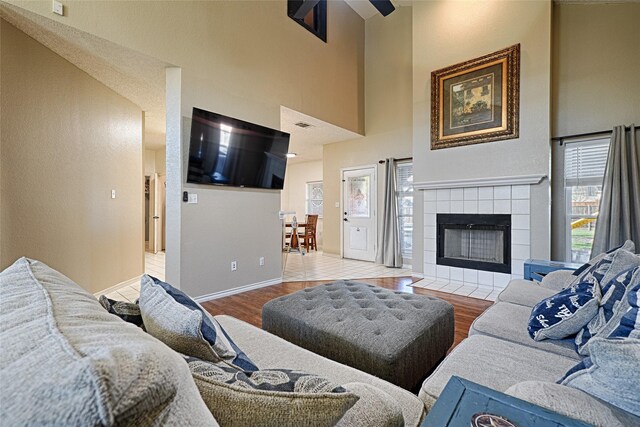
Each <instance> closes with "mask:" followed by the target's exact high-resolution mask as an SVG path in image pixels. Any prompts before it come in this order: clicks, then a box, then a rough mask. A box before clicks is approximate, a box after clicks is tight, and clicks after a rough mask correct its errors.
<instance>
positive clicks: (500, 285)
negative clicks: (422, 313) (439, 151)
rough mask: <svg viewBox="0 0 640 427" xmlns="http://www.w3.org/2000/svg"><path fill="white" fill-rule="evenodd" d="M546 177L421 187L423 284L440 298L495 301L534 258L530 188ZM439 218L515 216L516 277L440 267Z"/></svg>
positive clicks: (513, 253)
mask: <svg viewBox="0 0 640 427" xmlns="http://www.w3.org/2000/svg"><path fill="white" fill-rule="evenodd" d="M542 178H543V176H537V175H536V176H524V177H507V178H490V179H484V180H482V179H479V180H464V181H449V182H444V181H440V182H436V183H417V184H416V185H415V188H416V189H420V190H423V191H424V277H425V280H424V284H422V287H425V288H428V289H434V290H438V291H441V292H449V293H453V294H458V295H464V296H471V297H475V298H481V299H492V300H494V299H495V297H496V296H497V294H498V293H499V292H500V291H501V290H502V289H504V288H505V287H506V286H507V284H508V283H509V280H511V279H512V278H520V279H521V278H522V277H523V274H524V261H525V260H526V259H528V258H530V256H531V255H530V252H531V251H530V242H531V232H530V224H531V213H530V211H531V203H530V186H531V185H532V184H538V183H539V182H540V181H541V180H542ZM436 214H510V215H511V274H507V273H496V272H491V271H483V270H474V269H469V268H458V267H449V266H445V265H437V264H436V250H437V249H436V248H437V246H436V245H437V227H436Z"/></svg>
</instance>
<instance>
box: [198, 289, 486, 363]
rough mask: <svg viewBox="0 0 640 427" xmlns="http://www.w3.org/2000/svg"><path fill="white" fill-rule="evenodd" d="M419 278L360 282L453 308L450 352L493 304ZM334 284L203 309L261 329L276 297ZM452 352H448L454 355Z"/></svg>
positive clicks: (262, 293) (266, 292) (265, 292)
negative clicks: (422, 284)
mask: <svg viewBox="0 0 640 427" xmlns="http://www.w3.org/2000/svg"><path fill="white" fill-rule="evenodd" d="M418 280H420V279H418V278H416V277H388V278H376V279H357V281H358V282H364V283H369V284H372V285H376V286H380V287H383V288H387V289H392V290H395V291H402V292H408V293H414V294H420V295H429V296H434V297H438V298H442V299H443V300H445V301H448V302H449V303H451V304H452V305H453V310H454V315H455V337H454V343H453V346H452V347H451V349H453V348H454V347H455V346H456V345H458V344H459V343H460V341H462V340H463V339H465V338H466V337H467V335H468V332H469V327H470V326H471V323H473V321H474V320H475V319H476V317H478V316H479V315H480V314H481V313H482V312H484V311H485V310H486V309H487V308H488V307H489V306H490V305H491V304H493V303H492V302H491V301H485V300H480V299H476V298H469V297H463V296H460V295H453V294H448V293H444V292H438V291H432V290H428V289H422V288H414V287H411V286H408V285H410V284H411V283H413V282H417V281H418ZM330 282H332V280H324V281H308V282H284V283H281V284H279V285H273V286H268V287H266V288H261V289H256V290H253V291H247V292H243V293H241V294H237V295H232V296H229V297H224V298H220V299H216V300H212V301H207V302H205V303H203V304H202V306H203V307H204V308H205V309H206V310H207V311H208V312H209V313H211V314H213V315H218V314H227V315H229V316H233V317H235V318H238V319H240V320H244V321H245V322H247V323H250V324H252V325H254V326H257V327H258V328H261V327H262V306H263V305H264V304H265V303H266V302H268V301H270V300H272V299H274V298H277V297H280V296H283V295H287V294H291V293H293V292H296V291H299V290H300V289H304V288H309V287H312V286H317V285H320V284H322V283H330ZM451 349H450V350H449V351H451Z"/></svg>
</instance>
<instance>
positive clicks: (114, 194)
mask: <svg viewBox="0 0 640 427" xmlns="http://www.w3.org/2000/svg"><path fill="white" fill-rule="evenodd" d="M111 198H112V199H115V198H116V190H111Z"/></svg>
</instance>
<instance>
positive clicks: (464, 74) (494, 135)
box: [431, 44, 520, 150]
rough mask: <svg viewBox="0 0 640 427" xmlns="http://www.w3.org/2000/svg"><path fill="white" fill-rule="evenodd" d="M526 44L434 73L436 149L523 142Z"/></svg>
mask: <svg viewBox="0 0 640 427" xmlns="http://www.w3.org/2000/svg"><path fill="white" fill-rule="evenodd" d="M519 110H520V44H516V45H513V46H510V47H508V48H506V49H502V50H499V51H497V52H493V53H490V54H488V55H484V56H481V57H479V58H476V59H472V60H470V61H466V62H462V63H460V64H456V65H452V66H450V67H446V68H442V69H440V70H436V71H434V72H432V73H431V149H432V150H437V149H440V148H448V147H456V146H460V145H469V144H479V143H483V142H490V141H498V140H504V139H514V138H518V135H519V115H520V111H519Z"/></svg>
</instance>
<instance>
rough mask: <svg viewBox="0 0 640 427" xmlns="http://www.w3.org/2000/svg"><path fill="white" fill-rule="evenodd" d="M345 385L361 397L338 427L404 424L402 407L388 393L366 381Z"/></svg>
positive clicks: (400, 425)
mask: <svg viewBox="0 0 640 427" xmlns="http://www.w3.org/2000/svg"><path fill="white" fill-rule="evenodd" d="M343 387H344V388H346V389H347V390H348V391H350V392H352V393H354V394H356V395H358V397H360V399H359V400H358V402H357V403H356V404H355V405H354V406H353V407H351V409H349V410H348V411H347V413H346V414H344V416H343V417H342V418H341V419H340V421H339V422H338V424H336V427H402V426H404V417H403V416H402V408H401V407H400V405H399V404H398V402H396V400H395V399H394V398H393V397H391V396H390V395H389V394H388V393H385V392H384V391H382V390H380V389H379V388H377V387H374V386H372V385H371V384H365V383H348V384H344V385H343Z"/></svg>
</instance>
